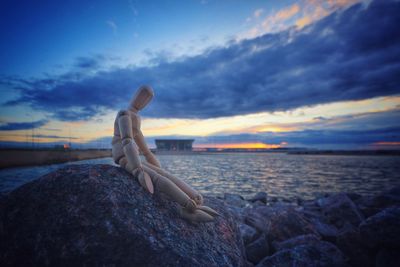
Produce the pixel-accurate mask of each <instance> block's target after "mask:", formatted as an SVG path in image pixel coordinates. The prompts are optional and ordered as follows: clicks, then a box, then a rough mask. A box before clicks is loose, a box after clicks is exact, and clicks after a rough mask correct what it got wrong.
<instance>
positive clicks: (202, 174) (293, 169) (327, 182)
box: [0, 153, 400, 201]
mask: <svg viewBox="0 0 400 267" xmlns="http://www.w3.org/2000/svg"><path fill="white" fill-rule="evenodd" d="M157 158H158V159H159V160H160V162H161V165H162V167H163V168H165V169H166V170H167V171H169V172H170V173H172V174H174V175H175V176H176V177H179V178H180V179H183V180H184V181H186V182H187V183H189V184H190V185H192V186H193V187H194V188H195V189H197V190H199V191H200V192H201V193H203V194H207V195H212V196H223V195H224V194H225V193H233V194H240V195H242V196H243V197H245V198H248V197H251V196H252V195H254V194H255V193H257V192H260V191H265V192H267V193H268V195H269V196H270V197H273V198H276V199H277V200H280V199H282V200H284V201H285V200H289V201H292V200H296V199H299V198H300V199H305V200H306V199H313V198H315V197H318V196H321V195H323V194H325V193H332V192H349V193H359V194H362V195H373V194H377V193H380V192H383V191H385V190H387V189H390V188H392V187H394V186H400V157H399V156H359V155H358V156H349V155H346V156H342V155H291V154H285V153H215V154H174V155H157ZM71 164H110V165H115V164H114V163H113V161H112V159H111V158H101V159H92V160H82V161H76V162H68V163H63V164H52V165H45V166H34V167H19V168H9V169H3V170H0V192H1V193H6V192H9V191H11V190H13V189H15V188H17V187H19V186H21V185H23V184H26V183H28V182H31V181H33V180H35V179H38V178H39V177H41V176H42V175H45V174H47V173H49V172H52V171H55V170H57V169H59V168H63V167H65V166H68V165H71Z"/></svg>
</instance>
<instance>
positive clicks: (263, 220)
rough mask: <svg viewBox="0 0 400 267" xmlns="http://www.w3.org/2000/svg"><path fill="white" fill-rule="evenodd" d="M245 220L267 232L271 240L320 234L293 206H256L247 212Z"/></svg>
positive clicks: (278, 240)
mask: <svg viewBox="0 0 400 267" xmlns="http://www.w3.org/2000/svg"><path fill="white" fill-rule="evenodd" d="M245 222H246V223H247V224H249V225H251V226H253V227H254V228H256V229H258V230H259V231H262V232H265V233H266V234H267V236H268V238H269V240H271V242H272V241H276V242H281V241H284V240H286V239H289V238H292V237H295V236H298V235H304V234H314V235H316V236H319V234H318V232H317V231H316V229H315V228H314V226H313V225H312V224H311V223H310V222H309V221H308V220H307V219H306V218H305V217H304V216H303V215H302V214H301V213H300V212H298V211H296V210H295V209H294V208H293V207H268V206H265V207H256V208H253V209H251V210H250V211H249V212H248V213H247V214H246V216H245Z"/></svg>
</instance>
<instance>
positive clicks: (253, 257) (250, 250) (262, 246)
mask: <svg viewBox="0 0 400 267" xmlns="http://www.w3.org/2000/svg"><path fill="white" fill-rule="evenodd" d="M268 254H269V245H268V240H267V237H266V235H265V234H263V235H261V236H260V237H259V238H257V240H255V241H254V242H252V243H250V244H249V245H247V246H246V255H247V260H248V261H250V262H252V263H255V264H256V263H258V262H259V261H260V260H262V259H263V258H264V257H266V256H268Z"/></svg>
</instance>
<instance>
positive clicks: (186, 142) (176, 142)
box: [155, 139, 194, 151]
mask: <svg viewBox="0 0 400 267" xmlns="http://www.w3.org/2000/svg"><path fill="white" fill-rule="evenodd" d="M155 141H156V146H157V151H192V145H193V142H194V139H156V140H155Z"/></svg>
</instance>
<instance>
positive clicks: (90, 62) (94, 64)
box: [74, 55, 105, 70]
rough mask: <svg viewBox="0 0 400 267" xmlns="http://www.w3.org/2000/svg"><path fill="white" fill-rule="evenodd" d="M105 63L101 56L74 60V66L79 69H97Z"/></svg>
mask: <svg viewBox="0 0 400 267" xmlns="http://www.w3.org/2000/svg"><path fill="white" fill-rule="evenodd" d="M104 61H105V57H104V56H103V55H96V56H92V57H78V58H76V60H75V64H74V66H75V67H76V68H80V69H92V70H93V69H98V68H99V67H100V66H101V64H102V63H103V62H104Z"/></svg>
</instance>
